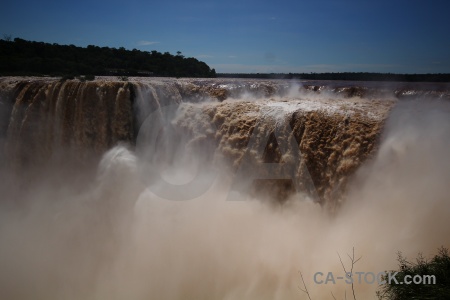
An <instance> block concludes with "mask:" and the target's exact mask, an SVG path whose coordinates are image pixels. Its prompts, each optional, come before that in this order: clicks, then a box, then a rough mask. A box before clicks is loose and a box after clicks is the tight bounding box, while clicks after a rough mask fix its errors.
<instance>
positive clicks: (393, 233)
mask: <svg viewBox="0 0 450 300" xmlns="http://www.w3.org/2000/svg"><path fill="white" fill-rule="evenodd" d="M337 85H338V86H330V85H329V84H323V83H314V84H307V83H305V84H303V85H302V84H299V83H298V82H292V81H283V80H280V81H276V80H274V81H271V80H243V81H239V80H221V79H170V78H152V79H138V78H129V81H128V82H126V81H118V80H115V79H112V78H97V79H96V80H95V81H85V82H81V81H78V80H67V81H59V80H58V79H52V78H44V79H42V78H41V79H38V78H28V79H27V78H25V79H19V78H13V77H11V78H2V79H1V80H0V116H1V117H2V118H1V120H0V130H2V131H1V132H0V143H1V145H2V149H3V150H2V152H1V155H2V163H1V165H0V194H1V195H2V197H1V198H2V199H1V201H0V266H2V268H1V270H0V290H1V291H2V293H3V296H4V297H5V298H7V299H31V298H33V299H36V298H38V299H40V298H42V299H106V298H111V299H126V298H129V299H307V296H306V295H305V294H304V293H302V292H301V291H300V290H299V289H298V287H299V286H302V278H301V277H300V274H299V272H301V273H302V275H303V277H304V279H305V284H306V285H307V287H308V290H309V291H310V293H311V297H312V298H313V299H316V298H317V299H326V298H330V297H331V293H333V295H335V296H336V298H344V297H345V295H346V294H345V293H347V294H348V293H349V292H351V289H350V286H349V285H347V284H345V283H344V282H343V281H340V282H337V284H328V285H324V284H322V285H320V284H317V283H315V282H314V281H313V278H314V274H315V273H317V272H322V273H324V274H327V273H328V272H333V273H334V274H335V276H343V270H342V266H341V262H340V260H339V257H338V256H337V253H339V254H340V255H341V257H342V258H343V263H344V264H345V266H348V263H349V261H348V260H346V258H347V256H346V254H347V253H351V251H352V249H353V248H354V249H355V252H356V255H357V256H358V257H359V256H362V259H361V261H359V262H358V264H357V265H356V266H355V271H362V272H373V273H375V274H376V273H378V272H381V271H385V270H391V269H395V268H396V262H395V257H396V252H397V251H402V252H403V254H404V255H406V256H408V257H415V255H416V254H417V253H418V252H423V253H424V254H425V255H426V256H428V255H429V254H432V253H434V252H435V250H436V249H437V247H439V246H441V245H444V246H446V245H448V244H449V242H450V240H449V237H450V224H449V218H448V214H449V213H450V201H449V198H448V191H447V186H448V182H449V180H450V172H449V170H450V165H449V160H448V159H447V156H448V149H449V147H450V138H449V134H448V132H449V130H450V121H449V120H450V118H449V116H450V105H449V103H450V102H449V101H448V92H446V91H438V92H435V93H432V92H430V91H426V90H425V91H422V90H420V89H418V90H413V89H409V90H408V89H405V88H403V87H402V88H397V87H389V88H386V87H384V86H382V87H373V86H372V85H370V84H366V85H364V84H363V83H361V85H360V86H341V85H342V83H339V84H337ZM408 91H409V92H408ZM377 288H378V286H377V285H376V284H373V285H370V284H364V283H363V284H358V285H356V286H355V290H356V296H357V298H364V299H370V298H374V297H375V291H376V289H377ZM302 297H303V298H302Z"/></svg>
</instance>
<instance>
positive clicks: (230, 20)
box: [0, 0, 450, 73]
mask: <svg viewBox="0 0 450 300" xmlns="http://www.w3.org/2000/svg"><path fill="white" fill-rule="evenodd" d="M0 34H2V35H3V34H11V35H12V37H20V38H23V39H27V40H35V41H44V42H50V43H59V44H74V45H77V46H87V45H90V44H91V45H98V46H109V47H125V48H127V49H133V48H136V49H140V50H145V51H151V50H157V51H160V52H166V51H167V52H170V53H172V54H175V53H176V52H177V51H181V52H182V53H183V55H185V56H188V57H196V58H198V59H199V60H202V61H204V62H206V63H207V64H208V65H210V66H211V67H213V68H215V69H216V71H217V72H238V73H242V72H250V73H254V72H260V73H266V72H275V73H279V72H344V71H355V72H357V71H367V72H393V73H450V1H449V0H429V1H423V0H421V1H416V0H409V1H407V0H377V1H375V0H372V1H366V0H316V1H312V0H308V1H303V0H296V1H291V0H279V1H255V0H229V1H206V0H195V1H179V0H172V1H143V0H129V1H116V0H112V1H104V0H91V1H86V0H80V1H64V0H60V1H55V0H52V1H50V0H40V1H35V0H33V1H31V0H25V1H23V0H4V1H2V4H1V9H0Z"/></svg>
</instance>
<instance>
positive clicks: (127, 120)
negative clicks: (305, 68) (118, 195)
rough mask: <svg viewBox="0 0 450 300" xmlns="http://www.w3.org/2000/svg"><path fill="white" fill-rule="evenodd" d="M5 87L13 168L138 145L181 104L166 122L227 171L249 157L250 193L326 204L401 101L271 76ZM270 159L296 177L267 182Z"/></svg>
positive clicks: (1, 97) (19, 82) (12, 81)
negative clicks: (157, 116) (162, 113)
mask: <svg viewBox="0 0 450 300" xmlns="http://www.w3.org/2000/svg"><path fill="white" fill-rule="evenodd" d="M0 90H1V92H0V104H1V114H2V123H0V129H1V130H2V136H3V137H4V139H5V142H4V144H5V148H4V149H5V150H4V151H5V152H4V155H3V156H4V157H5V158H6V161H7V162H8V164H10V165H14V166H15V167H19V168H23V167H27V166H29V165H33V164H35V163H42V162H45V161H46V160H49V159H51V158H55V157H59V159H72V158H73V159H74V160H75V161H77V162H80V163H84V162H85V161H87V158H88V157H90V156H92V155H94V156H97V157H98V156H99V155H101V154H103V153H104V152H105V151H106V150H108V149H110V148H111V147H113V146H114V145H116V144H117V143H120V142H124V143H128V144H131V145H133V144H134V142H135V139H136V136H137V134H138V132H139V128H140V125H141V124H142V123H143V122H144V120H145V119H146V118H147V116H148V115H149V114H151V113H152V112H155V111H158V110H159V109H160V108H161V107H163V106H167V105H175V106H176V107H178V110H177V112H176V117H175V118H174V119H173V120H172V121H171V123H170V124H171V125H170V126H172V127H173V128H175V130H176V131H177V132H179V134H181V135H182V136H184V137H185V138H187V139H188V140H189V141H190V143H191V144H198V145H200V146H199V147H201V145H202V141H208V142H209V143H212V144H213V145H214V147H215V149H214V156H215V157H216V158H217V159H220V160H221V161H223V162H224V163H225V165H226V168H228V169H229V170H231V171H234V172H236V171H239V170H241V171H242V168H241V169H240V166H242V165H243V163H244V164H245V166H246V168H245V174H247V175H248V176H249V178H253V177H255V176H253V177H252V176H251V175H249V174H257V175H256V179H257V180H255V181H254V184H253V192H255V193H261V192H263V193H264V194H266V195H269V196H270V197H271V198H276V199H278V200H283V199H286V198H287V197H288V196H289V195H290V194H292V192H293V191H295V190H298V189H300V190H302V191H305V192H307V193H309V194H311V195H313V197H314V198H315V199H316V200H317V201H319V202H321V203H328V204H329V203H330V202H331V199H340V198H341V195H342V193H343V191H345V186H346V182H347V180H348V178H349V177H350V176H351V175H352V174H353V173H354V172H355V170H356V169H357V168H358V166H360V165H361V163H362V162H364V161H365V160H367V159H368V158H369V157H370V156H371V154H372V153H373V151H375V149H376V147H377V139H378V136H379V134H380V132H381V130H382V127H383V123H384V120H385V119H386V117H387V115H388V113H389V110H390V108H391V107H392V105H393V104H394V103H395V101H396V100H395V99H394V97H393V95H394V94H392V97H391V95H390V96H389V97H386V96H383V97H381V94H376V93H375V94H374V93H371V95H372V96H373V95H375V96H373V97H368V98H361V96H363V93H360V89H357V88H353V89H348V91H347V90H344V92H343V90H342V89H340V90H336V91H333V90H332V89H328V90H327V89H326V88H325V89H324V88H321V87H318V88H315V87H314V88H311V87H308V86H306V88H303V87H300V86H297V85H293V84H292V82H288V81H268V80H254V81H250V80H247V81H242V82H241V81H237V80H234V81H233V80H231V81H230V80H228V81H224V80H210V79H208V80H190V79H180V80H175V79H151V80H149V79H146V80H140V79H133V78H132V79H130V81H129V82H123V81H114V80H112V79H110V78H100V79H97V80H96V81H92V82H80V81H78V80H68V81H64V82H61V81H59V80H57V79H36V78H32V79H17V78H4V79H2V81H0ZM345 91H347V92H345ZM377 97H378V98H377ZM5 120H7V121H5ZM211 128H212V129H211ZM178 136H179V135H178ZM169 138H170V137H169ZM250 144H251V145H250ZM252 147H253V148H252ZM270 163H277V164H278V165H274V166H273V168H272V169H271V170H272V171H271V172H274V174H275V175H277V172H278V173H279V174H278V175H280V174H281V173H283V172H285V171H286V166H288V167H289V168H290V170H291V171H292V172H291V173H289V174H290V175H291V176H284V177H286V178H284V177H283V176H281V177H280V176H278V177H277V176H275V177H277V178H275V179H267V178H270V174H266V173H267V172H268V169H267V166H268V165H267V164H270ZM239 172H240V171H239ZM242 174H244V173H241V175H242ZM247 175H246V176H247ZM282 175H283V174H282ZM284 175H286V174H284ZM258 176H259V177H258ZM261 177H264V178H262V179H264V180H259V179H258V178H261ZM335 202H336V201H335ZM335 204H336V203H333V204H332V205H335Z"/></svg>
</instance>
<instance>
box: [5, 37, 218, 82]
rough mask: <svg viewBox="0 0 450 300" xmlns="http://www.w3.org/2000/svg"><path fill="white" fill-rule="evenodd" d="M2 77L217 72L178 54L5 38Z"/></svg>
mask: <svg viewBox="0 0 450 300" xmlns="http://www.w3.org/2000/svg"><path fill="white" fill-rule="evenodd" d="M1 75H3V76H7V75H35V76H42V75H50V76H67V75H72V76H77V75H120V76H171V77H216V72H215V70H214V69H211V68H210V67H209V66H208V65H207V64H206V63H204V62H201V61H199V60H197V59H195V58H192V57H188V58H187V57H184V56H183V55H181V52H177V55H172V54H170V53H169V52H165V53H160V52H158V51H151V52H147V51H140V50H137V49H133V50H126V49H125V48H123V47H121V48H119V49H116V48H109V47H98V46H93V45H89V46H87V47H86V48H83V47H77V46H74V45H59V44H49V43H43V42H33V41H26V40H23V39H20V38H15V39H14V40H12V39H9V38H5V39H3V40H0V76H1Z"/></svg>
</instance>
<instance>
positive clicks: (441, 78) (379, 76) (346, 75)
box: [217, 72, 450, 82]
mask: <svg viewBox="0 0 450 300" xmlns="http://www.w3.org/2000/svg"><path fill="white" fill-rule="evenodd" d="M217 77H221V78H261V79H294V78H295V79H306V80H348V81H403V82H450V74H393V73H368V72H342V73H289V74H284V73H271V74H264V73H248V74H246V73H231V74H224V73H221V74H217Z"/></svg>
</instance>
